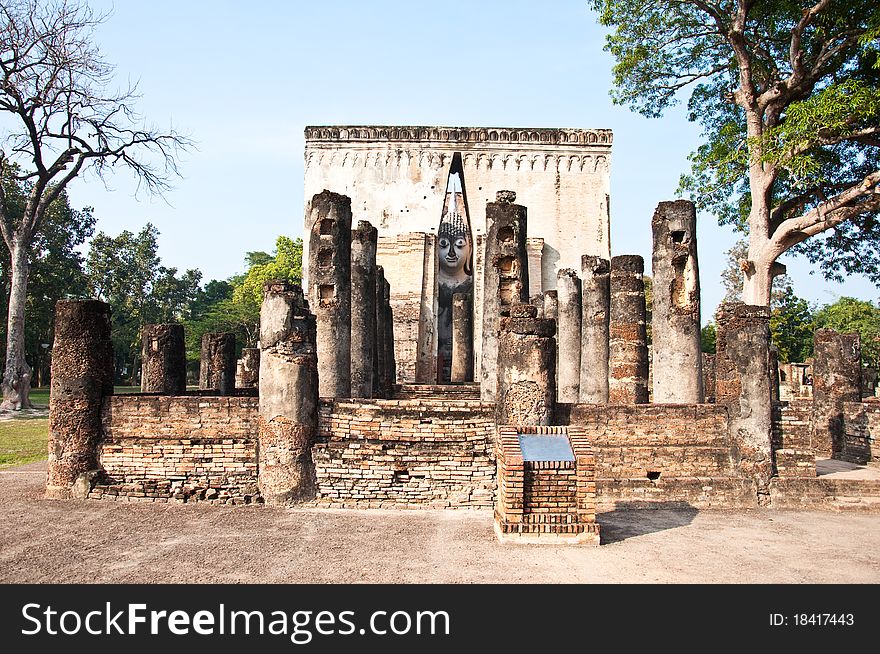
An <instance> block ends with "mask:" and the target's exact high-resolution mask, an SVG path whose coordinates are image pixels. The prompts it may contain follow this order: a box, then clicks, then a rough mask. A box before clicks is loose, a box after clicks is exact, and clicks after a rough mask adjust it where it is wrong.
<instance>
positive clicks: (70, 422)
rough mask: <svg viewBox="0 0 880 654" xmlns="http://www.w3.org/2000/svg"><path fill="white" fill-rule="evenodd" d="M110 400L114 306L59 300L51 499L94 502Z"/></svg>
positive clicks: (52, 399)
mask: <svg viewBox="0 0 880 654" xmlns="http://www.w3.org/2000/svg"><path fill="white" fill-rule="evenodd" d="M108 395H113V343H112V341H111V340H110V305H108V304H106V303H104V302H98V301H97V300H59V301H58V302H57V303H56V304H55V343H54V345H53V347H52V384H51V389H50V400H49V444H48V448H49V463H48V475H47V478H46V497H47V498H49V499H69V498H71V497H77V498H81V499H82V498H85V497H87V496H88V492H89V490H90V480H89V479H88V477H89V475H90V474H93V473H94V472H95V471H97V470H98V469H99V464H98V450H99V445H100V441H101V433H102V432H101V404H102V402H103V399H104V397H105V396H108Z"/></svg>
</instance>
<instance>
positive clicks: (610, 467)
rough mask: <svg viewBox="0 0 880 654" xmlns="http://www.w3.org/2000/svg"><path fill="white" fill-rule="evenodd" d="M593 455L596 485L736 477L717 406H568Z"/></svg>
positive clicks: (724, 413) (724, 416)
mask: <svg viewBox="0 0 880 654" xmlns="http://www.w3.org/2000/svg"><path fill="white" fill-rule="evenodd" d="M569 420H570V424H572V425H578V426H581V427H583V428H584V430H585V432H586V437H587V438H588V439H589V440H590V442H591V443H592V444H593V449H594V450H595V452H596V478H597V479H611V478H616V479H647V478H651V477H656V478H668V477H717V476H724V477H728V476H732V475H737V474H738V472H737V470H736V468H735V465H734V461H733V456H732V453H731V440H730V438H729V436H728V433H727V410H726V409H725V408H724V407H723V406H716V405H708V404H701V405H672V404H652V405H648V404H642V405H595V404H577V405H573V406H572V408H571V413H570V418H569Z"/></svg>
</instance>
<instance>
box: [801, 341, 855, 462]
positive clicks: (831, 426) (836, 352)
mask: <svg viewBox="0 0 880 654" xmlns="http://www.w3.org/2000/svg"><path fill="white" fill-rule="evenodd" d="M813 357H814V360H813V430H812V433H813V437H812V442H813V449H814V450H815V452H816V454H817V455H819V456H825V457H831V456H833V455H834V454H837V453H839V452H840V451H841V450H842V449H843V403H844V402H860V401H861V399H862V343H861V339H860V337H859V335H858V334H855V333H853V334H841V333H839V332H836V331H834V330H833V329H817V330H816V333H815V334H814V335H813Z"/></svg>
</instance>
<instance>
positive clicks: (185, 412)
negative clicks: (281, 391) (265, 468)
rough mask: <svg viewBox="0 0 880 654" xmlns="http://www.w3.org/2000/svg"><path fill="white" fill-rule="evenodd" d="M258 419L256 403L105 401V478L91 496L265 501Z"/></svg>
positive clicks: (146, 397) (235, 400) (120, 397)
mask: <svg viewBox="0 0 880 654" xmlns="http://www.w3.org/2000/svg"><path fill="white" fill-rule="evenodd" d="M257 417H258V400H257V399H256V398H254V397H216V396H214V397H204V396H202V397H199V396H175V397H167V396H156V395H117V396H113V397H108V398H105V399H104V405H103V410H102V427H103V430H104V439H103V442H102V443H101V451H100V463H101V466H102V467H103V469H104V477H103V479H102V480H101V483H99V484H98V485H97V486H95V487H94V488H93V489H92V492H91V494H90V497H93V498H104V499H126V500H139V501H168V500H169V499H171V500H177V501H195V500H201V501H209V502H213V503H228V504H236V503H249V502H252V501H258V500H259V495H258V492H257V458H256V434H257Z"/></svg>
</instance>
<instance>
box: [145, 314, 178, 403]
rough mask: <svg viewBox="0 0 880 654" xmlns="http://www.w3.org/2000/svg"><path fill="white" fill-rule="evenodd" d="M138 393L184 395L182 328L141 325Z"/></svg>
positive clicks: (176, 325)
mask: <svg viewBox="0 0 880 654" xmlns="http://www.w3.org/2000/svg"><path fill="white" fill-rule="evenodd" d="M141 343H142V349H141V359H142V364H141V392H142V393H161V394H162V395H183V394H184V393H185V392H186V346H185V344H184V338H183V325H178V324H165V325H144V327H143V329H142V330H141Z"/></svg>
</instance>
